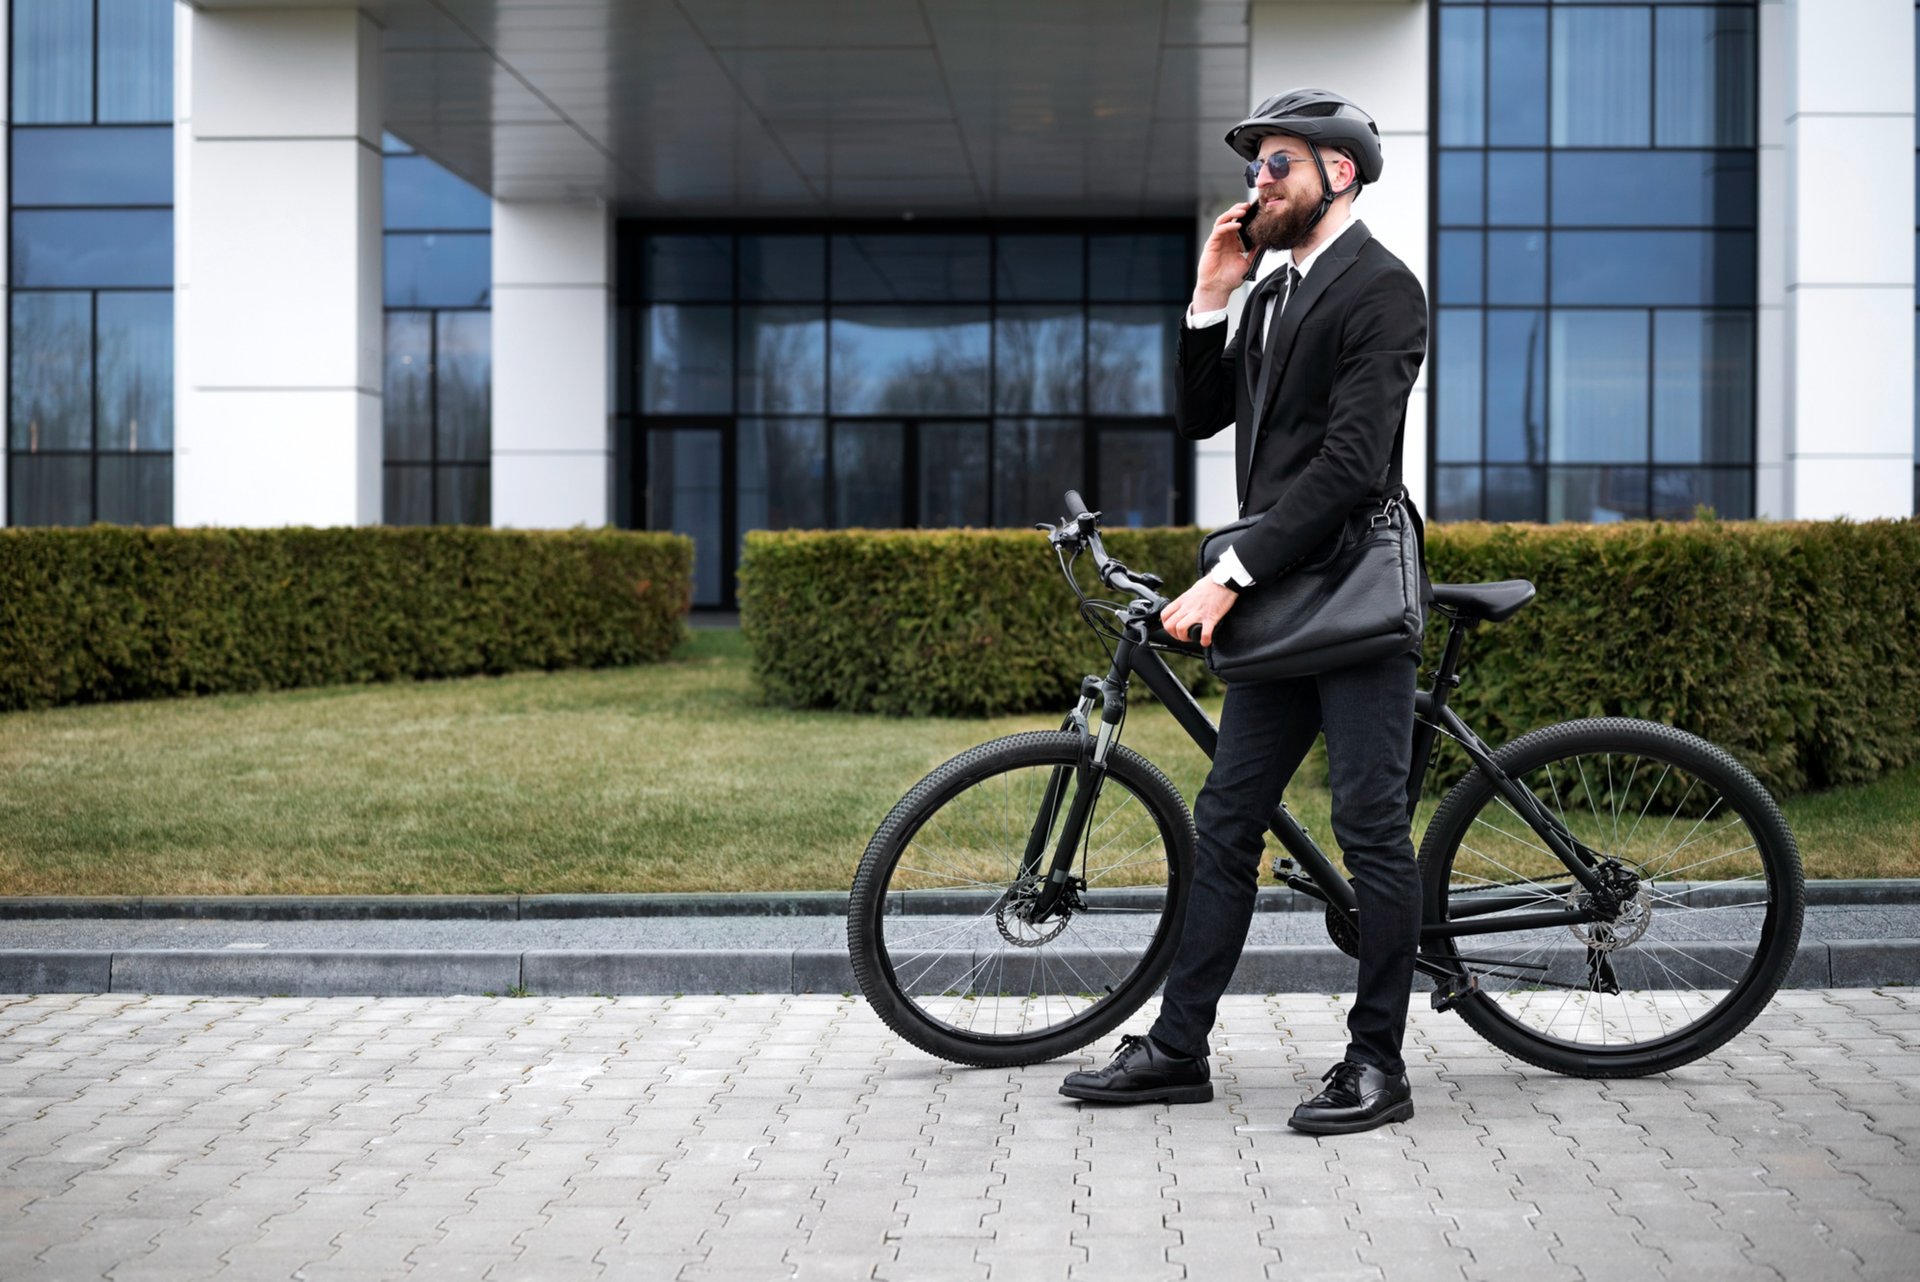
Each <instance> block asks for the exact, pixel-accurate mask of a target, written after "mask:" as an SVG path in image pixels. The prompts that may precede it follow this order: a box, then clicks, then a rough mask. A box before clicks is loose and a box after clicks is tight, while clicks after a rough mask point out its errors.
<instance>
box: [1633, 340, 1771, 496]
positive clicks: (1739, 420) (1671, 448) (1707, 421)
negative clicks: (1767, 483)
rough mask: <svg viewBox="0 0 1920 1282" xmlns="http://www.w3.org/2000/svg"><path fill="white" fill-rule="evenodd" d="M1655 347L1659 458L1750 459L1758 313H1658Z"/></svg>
mask: <svg viewBox="0 0 1920 1282" xmlns="http://www.w3.org/2000/svg"><path fill="white" fill-rule="evenodd" d="M1653 350H1654V366H1653V457H1654V459H1655V460H1656V461H1658V462H1661V463H1746V462H1749V461H1751V459H1752V457H1753V315H1752V313H1750V312H1655V313H1654V315H1653ZM1714 506H1715V507H1716V508H1717V507H1718V506H1719V505H1718V504H1715V505H1714Z"/></svg>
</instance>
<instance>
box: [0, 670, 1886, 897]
mask: <svg viewBox="0 0 1920 1282" xmlns="http://www.w3.org/2000/svg"><path fill="white" fill-rule="evenodd" d="M1216 711H1217V709H1216ZM1057 724H1058V719H1057V718H1056V717H1051V716H1032V717H1005V718H999V719H995V720H990V721H953V720H942V719H936V718H924V719H893V718H880V717H854V716H846V715H840V714H835V713H797V712H789V711H785V710H782V709H777V708H769V707H765V706H762V705H760V704H758V703H757V702H755V699H754V695H753V691H752V687H751V682H750V680H749V677H748V674H747V670H746V663H745V656H744V652H743V651H742V649H741V646H740V642H739V638H738V634H737V633H730V632H704V633H700V634H697V635H696V637H695V639H694V640H693V642H691V643H690V644H689V645H687V646H686V647H683V648H682V650H681V651H679V652H678V653H677V654H676V657H675V658H674V659H673V660H672V661H670V662H668V663H665V664H660V665H657V666H653V667H644V668H629V669H618V670H611V671H602V672H563V673H551V674H533V675H521V676H511V677H500V678H482V679H474V680H463V681H446V682H430V683H422V684H409V685H391V686H356V687H344V688H334V689H326V690H306V691H290V692H286V693H281V694H271V695H246V696H240V695H235V696H221V697H217V698H207V699H189V700H173V701H166V702H157V703H129V704H113V705H105V706H99V707H90V708H62V709H55V710H52V711H47V712H30V713H13V714H8V715H5V716H0V771H4V775H5V778H6V787H5V788H4V789H3V790H0V794H3V795H0V894H13V895H22V894H34V895H53V894H62V895H71V894H265V893H282V894H286V893H313V894H319V893H329V894H343V893H357V894H372V893H442V894H448V893H512V892H524V893H534V892H559V891H579V892H585V891H662V890H676V891H690V890H787V889H796V890H797V889H839V888H844V887H845V886H846V885H847V883H848V881H849V880H850V879H851V877H852V873H853V868H854V865H855V864H856V863H857V862H858V860H859V857H860V853H861V851H862V850H863V849H864V847H865V845H866V841H867V838H868V836H869V835H870V834H871V833H872V831H873V828H874V827H875V825H876V824H878V823H879V821H880V819H881V817H882V816H883V815H885V814H886V812H887V809H888V808H889V807H890V806H891V805H892V804H893V802H894V801H895V800H896V799H897V798H898V797H899V796H900V795H901V794H902V793H903V792H905V791H906V789H907V788H908V787H910V786H911V785H912V784H913V782H914V781H915V780H917V779H919V778H920V777H921V776H922V775H924V774H925V773H927V771H929V770H931V769H932V768H933V767H934V766H936V765H938V764H939V763H940V762H942V761H944V760H946V759H947V758H948V757H951V756H953V755H954V754H956V753H958V752H960V751H962V750H964V749H966V748H968V747H970V746H972V745H974V744H976V743H979V742H980V741H982V740H984V739H987V738H990V737H993V736H996V735H1002V734H1011V733H1014V732H1016V731H1020V730H1028V729H1046V728H1052V727H1053V726H1055V725H1057ZM1126 741H1127V742H1128V743H1129V744H1131V745H1132V746H1133V747H1135V748H1137V749H1139V750H1140V751H1141V752H1143V753H1145V754H1146V755H1147V756H1148V757H1149V758H1151V759H1152V760H1154V761H1155V762H1156V763H1157V764H1159V765H1160V767H1161V768H1162V769H1163V770H1165V771H1166V772H1167V773H1168V775H1169V776H1170V777H1172V779H1173V781H1174V782H1175V784H1177V785H1178V786H1179V787H1180V788H1181V790H1182V791H1183V792H1185V793H1186V794H1187V796H1188V797H1189V798H1191V797H1192V795H1193V793H1194V792H1195V791H1196V790H1197V789H1198V787H1199V784H1200V781H1201V779H1202V778H1203V777H1204V773H1205V766H1206V763H1205V760H1204V758H1203V757H1202V756H1201V754H1200V752H1199V751H1198V750H1197V749H1196V748H1194V747H1193V745H1192V744H1191V743H1189V742H1188V741H1187V740H1186V739H1185V737H1184V736H1183V735H1182V734H1181V733H1180V731H1179V729H1178V727H1176V726H1175V725H1174V724H1173V722H1172V720H1171V718H1169V717H1168V716H1167V715H1166V714H1165V713H1164V712H1162V711H1161V710H1160V709H1159V708H1157V707H1155V706H1154V705H1153V704H1151V703H1148V702H1145V701H1141V702H1140V703H1138V704H1136V706H1135V709H1134V712H1133V714H1132V715H1131V716H1130V718H1129V720H1128V723H1127V732H1126ZM1323 780H1324V771H1323V770H1322V769H1320V768H1319V763H1318V762H1317V761H1310V762H1309V765H1308V767H1307V769H1306V770H1305V771H1303V777H1302V779H1301V780H1299V781H1298V782H1297V783H1296V785H1295V787H1294V788H1293V790H1292V792H1291V794H1290V797H1289V801H1290V803H1291V804H1292V806H1293V808H1294V811H1295V813H1296V814H1297V815H1299V817H1300V818H1301V819H1302V820H1303V821H1304V822H1305V823H1306V824H1307V825H1308V826H1309V828H1311V829H1312V830H1313V831H1314V833H1315V836H1316V837H1317V838H1318V839H1319V840H1320V841H1321V842H1322V844H1323V845H1327V846H1329V847H1330V846H1331V845H1332V834H1331V832H1330V830H1329V827H1328V822H1327V798H1326V793H1325V790H1324V783H1323ZM1788 817H1789V819H1790V820H1791V821H1792V822H1793V824H1794V826H1795V829H1796V832H1797V833H1798V835H1799V837H1800V840H1801V846H1802V849H1803V851H1804V852H1805V853H1806V857H1807V870H1808V873H1809V875H1817V876H1914V875H1920V769H1910V770H1907V771H1904V772H1901V773H1898V774H1895V775H1892V776H1889V777H1888V778H1887V779H1885V780H1882V781H1881V782H1880V783H1878V784H1875V785H1873V786H1871V787H1868V788H1860V789H1851V790H1847V791H1845V792H1836V793H1831V794H1824V795H1820V796H1812V797H1804V798H1798V799H1795V800H1794V801H1793V802H1791V803H1790V804H1789V807H1788ZM1423 819H1424V815H1423Z"/></svg>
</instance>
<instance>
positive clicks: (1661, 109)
mask: <svg viewBox="0 0 1920 1282" xmlns="http://www.w3.org/2000/svg"><path fill="white" fill-rule="evenodd" d="M1654 29H1655V31H1656V32H1657V33H1658V40H1659V56H1658V58H1657V59H1656V60H1655V61H1656V65H1657V66H1658V67H1659V80H1658V83H1657V84H1656V86H1655V91H1656V97H1655V100H1654V120H1653V140H1654V142H1655V143H1656V144H1657V145H1659V146H1662V147H1751V146H1753V74H1754V61H1755V59H1754V25H1753V10H1752V9H1750V8H1747V7H1745V6H1742V7H1740V8H1724V9H1692V8H1684V9H1683V8H1675V9H1661V10H1660V11H1659V12H1658V14H1657V16H1656V17H1655V18H1654Z"/></svg>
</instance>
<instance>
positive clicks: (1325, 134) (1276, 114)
mask: <svg viewBox="0 0 1920 1282" xmlns="http://www.w3.org/2000/svg"><path fill="white" fill-rule="evenodd" d="M1269 134H1292V135H1293V136H1294V137H1296V138H1301V139H1304V140H1305V141H1306V143H1307V145H1308V146H1309V147H1313V148H1315V149H1317V148H1319V147H1338V148H1339V149H1340V150H1342V151H1345V152H1348V153H1349V154H1351V155H1352V156H1353V164H1354V168H1356V169H1358V170H1359V171H1360V181H1361V182H1362V183H1374V182H1379V181H1380V169H1381V166H1382V164H1383V163H1384V162H1383V160H1382V158H1381V155H1380V126H1378V125H1376V124H1374V123H1373V117H1372V116H1369V115H1368V114H1367V113H1366V112H1364V111H1362V110H1360V108H1358V107H1356V106H1354V105H1353V103H1351V102H1349V101H1348V100H1347V99H1345V98H1342V97H1341V96H1340V95H1339V94H1337V93H1333V92H1332V91H1330V90H1326V89H1290V90H1288V91H1287V92H1286V93H1282V94H1275V95H1274V96H1273V97H1271V98H1269V99H1267V100H1266V101H1265V102H1263V103H1261V104H1260V105H1259V106H1258V107H1255V108H1254V109H1253V114H1252V115H1251V116H1248V117H1247V118H1246V119H1245V120H1243V121H1241V122H1240V123H1239V124H1237V125H1235V126H1234V127H1233V128H1232V129H1229V130H1228V131H1227V146H1229V147H1231V148H1233V149H1234V150H1235V151H1237V152H1239V153H1240V155H1241V156H1242V157H1243V158H1244V159H1247V160H1258V159H1259V158H1260V140H1261V139H1262V138H1265V137H1267V136H1268V135H1269Z"/></svg>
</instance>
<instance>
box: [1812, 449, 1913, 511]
mask: <svg viewBox="0 0 1920 1282" xmlns="http://www.w3.org/2000/svg"><path fill="white" fill-rule="evenodd" d="M1908 457H1909V458H1911V457H1912V455H1911V454H1909V455H1908ZM1793 488H1794V505H1795V508H1796V513H1795V514H1796V516H1797V517H1798V519H1800V520H1803V521H1827V520H1834V519H1837V518H1840V517H1846V518H1848V519H1850V520H1854V521H1869V520H1873V519H1875V518H1876V517H1887V516H1894V517H1898V516H1905V515H1907V513H1908V511H1909V509H1911V507H1912V506H1913V469H1912V467H1911V465H1908V466H1901V465H1899V464H1895V463H1887V462H1883V461H1880V460H1875V459H1830V458H1801V459H1797V460H1795V462H1794V465H1793Z"/></svg>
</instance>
